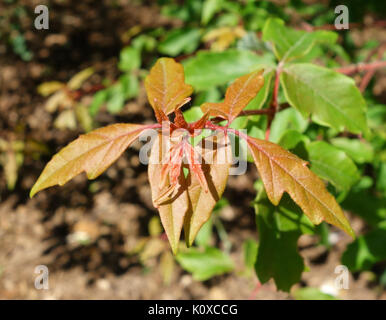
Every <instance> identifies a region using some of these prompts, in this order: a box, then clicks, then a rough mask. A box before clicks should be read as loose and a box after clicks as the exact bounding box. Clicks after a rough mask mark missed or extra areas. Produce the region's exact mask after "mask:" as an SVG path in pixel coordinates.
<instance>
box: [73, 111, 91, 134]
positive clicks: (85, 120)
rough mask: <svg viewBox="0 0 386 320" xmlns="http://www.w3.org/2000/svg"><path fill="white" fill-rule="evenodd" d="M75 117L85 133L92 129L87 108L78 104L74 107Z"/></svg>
mask: <svg viewBox="0 0 386 320" xmlns="http://www.w3.org/2000/svg"><path fill="white" fill-rule="evenodd" d="M75 115H76V118H77V120H78V122H79V123H80V125H81V127H82V128H83V130H84V131H85V132H89V131H91V130H92V129H93V121H92V118H91V115H90V113H89V112H88V108H87V107H86V106H85V105H83V104H78V105H77V106H76V107H75Z"/></svg>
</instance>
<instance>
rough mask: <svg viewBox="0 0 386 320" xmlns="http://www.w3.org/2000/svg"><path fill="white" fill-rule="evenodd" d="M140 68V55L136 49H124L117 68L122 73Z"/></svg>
mask: <svg viewBox="0 0 386 320" xmlns="http://www.w3.org/2000/svg"><path fill="white" fill-rule="evenodd" d="M140 66H141V54H140V51H139V50H138V49H137V48H134V47H130V46H128V47H125V48H124V49H122V50H121V53H120V57H119V63H118V68H119V70H121V71H122V72H130V71H132V70H137V69H139V67H140Z"/></svg>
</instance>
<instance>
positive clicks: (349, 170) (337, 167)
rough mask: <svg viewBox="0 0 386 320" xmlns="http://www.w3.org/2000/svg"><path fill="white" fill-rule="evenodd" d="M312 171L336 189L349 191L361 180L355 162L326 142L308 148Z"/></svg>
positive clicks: (309, 145) (313, 144) (312, 143)
mask: <svg viewBox="0 0 386 320" xmlns="http://www.w3.org/2000/svg"><path fill="white" fill-rule="evenodd" d="M306 148H307V151H308V156H309V160H310V162H311V170H312V171H313V172H315V173H316V174H317V175H318V176H319V177H321V178H323V179H326V180H327V181H329V182H330V183H332V184H333V185H334V186H335V187H336V188H338V189H340V190H342V191H348V190H349V189H350V188H351V186H352V185H353V184H354V183H355V182H357V181H358V180H359V178H360V173H359V171H358V169H357V167H356V166H355V164H354V162H353V161H352V160H351V159H350V158H349V157H348V156H347V155H346V153H344V152H343V151H341V150H339V149H338V148H336V147H334V146H332V145H330V144H328V143H327V142H324V141H314V142H311V143H310V144H308V145H307V146H306Z"/></svg>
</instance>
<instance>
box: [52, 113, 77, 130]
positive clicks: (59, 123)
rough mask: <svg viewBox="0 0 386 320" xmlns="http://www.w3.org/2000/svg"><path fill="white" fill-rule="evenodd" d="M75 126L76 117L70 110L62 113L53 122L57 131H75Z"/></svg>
mask: <svg viewBox="0 0 386 320" xmlns="http://www.w3.org/2000/svg"><path fill="white" fill-rule="evenodd" d="M76 126H77V125H76V116H75V112H74V110H72V109H68V110H64V111H62V112H61V113H59V115H58V117H57V118H56V119H55V121H54V127H55V128H58V129H59V130H66V129H70V130H75V129H76Z"/></svg>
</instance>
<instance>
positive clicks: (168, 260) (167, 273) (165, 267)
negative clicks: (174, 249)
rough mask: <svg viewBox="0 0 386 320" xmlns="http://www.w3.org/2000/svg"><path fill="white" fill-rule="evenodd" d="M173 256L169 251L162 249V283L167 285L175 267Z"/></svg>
mask: <svg viewBox="0 0 386 320" xmlns="http://www.w3.org/2000/svg"><path fill="white" fill-rule="evenodd" d="M175 266H176V264H175V262H174V257H173V255H172V254H171V252H170V251H164V252H163V253H162V255H161V260H160V265H159V267H160V270H161V274H162V279H163V282H164V284H166V285H169V284H170V282H171V280H172V277H173V272H174V269H175Z"/></svg>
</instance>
